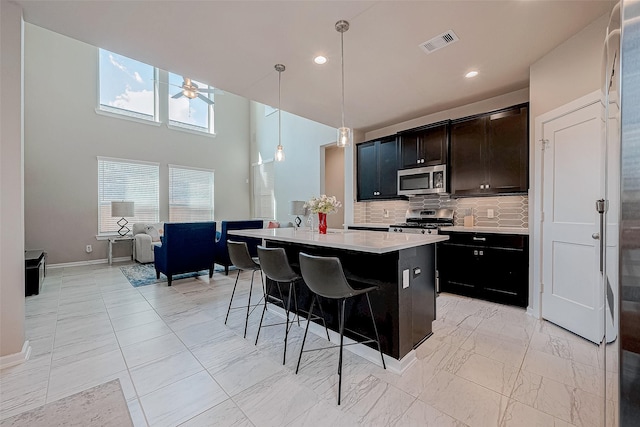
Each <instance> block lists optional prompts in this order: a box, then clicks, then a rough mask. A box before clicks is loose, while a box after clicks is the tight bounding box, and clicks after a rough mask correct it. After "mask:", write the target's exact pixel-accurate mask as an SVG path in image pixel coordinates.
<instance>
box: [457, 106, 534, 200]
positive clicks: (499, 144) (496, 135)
mask: <svg viewBox="0 0 640 427" xmlns="http://www.w3.org/2000/svg"><path fill="white" fill-rule="evenodd" d="M528 187H529V114H528V104H521V105H516V106H513V107H510V108H506V109H504V110H499V111H494V112H491V113H487V114H483V115H480V116H474V117H469V118H464V119H460V120H455V121H452V122H451V194H453V195H456V196H480V195H490V194H503V193H519V192H526V191H527V190H528Z"/></svg>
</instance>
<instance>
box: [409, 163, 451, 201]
mask: <svg viewBox="0 0 640 427" xmlns="http://www.w3.org/2000/svg"><path fill="white" fill-rule="evenodd" d="M446 192H447V166H446V165H437V166H426V167H424V168H413V169H402V170H399V171H398V195H399V196H415V195H418V194H440V193H446Z"/></svg>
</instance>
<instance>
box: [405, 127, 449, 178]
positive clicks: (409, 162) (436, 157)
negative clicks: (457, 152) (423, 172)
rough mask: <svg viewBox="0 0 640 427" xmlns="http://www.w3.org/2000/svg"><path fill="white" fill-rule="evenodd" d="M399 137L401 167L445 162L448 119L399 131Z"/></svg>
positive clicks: (447, 144)
mask: <svg viewBox="0 0 640 427" xmlns="http://www.w3.org/2000/svg"><path fill="white" fill-rule="evenodd" d="M399 137H400V168H401V169H405V168H414V167H422V166H434V165H442V164H446V163H447V151H448V147H449V121H448V120H447V121H444V122H439V123H433V124H430V125H428V126H421V127H419V128H415V129H409V130H406V131H403V132H400V133H399Z"/></svg>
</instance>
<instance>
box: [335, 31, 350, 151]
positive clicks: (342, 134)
mask: <svg viewBox="0 0 640 427" xmlns="http://www.w3.org/2000/svg"><path fill="white" fill-rule="evenodd" d="M348 29H349V23H348V22H347V21H345V20H340V21H338V22H336V31H337V32H339V33H340V65H341V66H342V127H340V128H338V147H343V148H344V147H346V146H348V145H350V144H351V129H350V128H348V127H346V126H345V125H344V33H345V31H347V30H348Z"/></svg>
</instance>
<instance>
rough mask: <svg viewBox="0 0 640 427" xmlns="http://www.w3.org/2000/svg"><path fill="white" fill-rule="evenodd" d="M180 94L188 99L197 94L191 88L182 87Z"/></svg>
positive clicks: (193, 97)
mask: <svg viewBox="0 0 640 427" xmlns="http://www.w3.org/2000/svg"><path fill="white" fill-rule="evenodd" d="M182 94H183V95H184V96H186V97H187V98H189V99H195V98H196V97H197V96H198V93H197V92H196V91H195V90H192V89H184V90H183V91H182Z"/></svg>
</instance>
